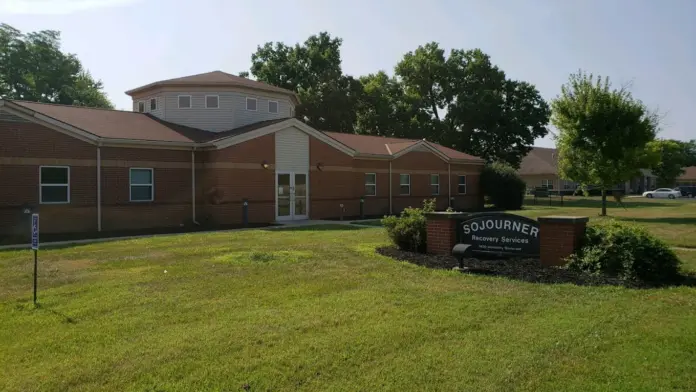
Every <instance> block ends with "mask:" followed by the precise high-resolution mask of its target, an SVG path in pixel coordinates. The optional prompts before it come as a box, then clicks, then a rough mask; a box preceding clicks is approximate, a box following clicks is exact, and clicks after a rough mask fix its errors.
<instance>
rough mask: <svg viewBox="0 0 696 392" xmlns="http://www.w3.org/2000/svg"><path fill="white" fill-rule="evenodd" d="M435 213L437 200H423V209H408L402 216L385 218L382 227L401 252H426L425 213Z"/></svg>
mask: <svg viewBox="0 0 696 392" xmlns="http://www.w3.org/2000/svg"><path fill="white" fill-rule="evenodd" d="M433 211H435V199H431V200H423V208H411V207H409V208H406V209H404V210H403V211H402V212H401V215H400V216H398V217H397V216H385V217H384V219H382V225H383V226H384V227H385V228H386V229H387V234H389V238H391V240H392V242H394V245H396V246H397V247H398V248H399V249H401V250H407V251H412V252H421V253H424V252H425V244H426V223H425V213H426V212H433Z"/></svg>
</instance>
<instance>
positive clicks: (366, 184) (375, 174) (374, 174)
mask: <svg viewBox="0 0 696 392" xmlns="http://www.w3.org/2000/svg"><path fill="white" fill-rule="evenodd" d="M368 175H372V176H375V182H374V184H368V183H367V176H368ZM364 180H365V188H367V186H368V185H370V186H374V187H375V194H374V195H368V194H367V192H365V196H371V197H374V196H377V173H365V177H364Z"/></svg>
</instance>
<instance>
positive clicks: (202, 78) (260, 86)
mask: <svg viewBox="0 0 696 392" xmlns="http://www.w3.org/2000/svg"><path fill="white" fill-rule="evenodd" d="M164 86H177V87H178V86H215V87H220V86H224V87H246V88H250V89H256V90H263V91H271V92H276V93H280V94H285V95H290V96H292V97H293V98H294V99H295V100H296V101H297V100H298V98H297V95H296V94H295V93H294V92H293V91H290V90H286V89H284V88H280V87H276V86H272V85H270V84H267V83H263V82H259V81H256V80H252V79H247V78H243V77H241V76H237V75H232V74H229V73H227V72H222V71H213V72H206V73H201V74H196V75H190V76H184V77H181V78H174V79H166V80H160V81H157V82H153V83H150V84H146V85H144V86H141V87H137V88H134V89H132V90H128V91H126V94H128V95H133V94H135V93H138V92H140V91H144V90H148V89H150V88H154V87H164Z"/></svg>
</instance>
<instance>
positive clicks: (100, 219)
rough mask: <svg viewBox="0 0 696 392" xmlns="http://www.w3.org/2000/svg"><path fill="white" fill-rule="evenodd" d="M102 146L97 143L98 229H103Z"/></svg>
mask: <svg viewBox="0 0 696 392" xmlns="http://www.w3.org/2000/svg"><path fill="white" fill-rule="evenodd" d="M101 204H102V203H101V146H100V145H99V144H97V231H102V208H101Z"/></svg>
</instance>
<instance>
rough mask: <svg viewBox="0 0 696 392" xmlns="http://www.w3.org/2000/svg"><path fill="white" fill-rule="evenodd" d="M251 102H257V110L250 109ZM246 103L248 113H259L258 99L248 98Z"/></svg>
mask: <svg viewBox="0 0 696 392" xmlns="http://www.w3.org/2000/svg"><path fill="white" fill-rule="evenodd" d="M250 100H252V101H254V102H256V104H255V105H254V106H255V109H249V101H250ZM244 103H245V105H246V106H245V109H246V110H248V111H250V112H258V111H259V100H258V99H257V98H252V97H246V100H245V101H244Z"/></svg>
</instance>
